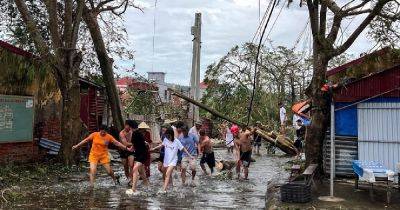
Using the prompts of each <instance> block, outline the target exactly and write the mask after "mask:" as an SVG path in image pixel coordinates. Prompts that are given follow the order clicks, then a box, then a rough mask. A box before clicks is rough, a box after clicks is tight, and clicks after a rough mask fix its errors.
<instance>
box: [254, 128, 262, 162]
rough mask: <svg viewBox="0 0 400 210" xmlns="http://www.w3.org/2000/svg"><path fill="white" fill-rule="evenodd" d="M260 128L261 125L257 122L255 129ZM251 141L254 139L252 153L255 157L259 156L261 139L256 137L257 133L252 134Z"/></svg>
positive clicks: (258, 136)
mask: <svg viewBox="0 0 400 210" xmlns="http://www.w3.org/2000/svg"><path fill="white" fill-rule="evenodd" d="M260 126H261V123H260V122H257V123H256V127H260ZM253 139H254V144H253V146H254V152H255V154H256V155H260V147H261V140H262V138H261V136H260V135H258V133H254V134H253Z"/></svg>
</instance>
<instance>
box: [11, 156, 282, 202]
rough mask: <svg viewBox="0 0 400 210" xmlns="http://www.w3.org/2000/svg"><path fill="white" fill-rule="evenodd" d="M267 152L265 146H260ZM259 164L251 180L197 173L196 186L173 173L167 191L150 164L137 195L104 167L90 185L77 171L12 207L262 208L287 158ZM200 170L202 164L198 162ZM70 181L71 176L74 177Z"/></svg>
mask: <svg viewBox="0 0 400 210" xmlns="http://www.w3.org/2000/svg"><path fill="white" fill-rule="evenodd" d="M262 152H263V153H264V154H265V151H262ZM215 153H216V159H217V160H220V159H224V160H227V159H232V158H233V156H232V155H231V154H228V153H227V152H226V151H225V150H216V152H215ZM254 158H255V159H256V162H255V163H252V165H251V166H250V175H249V179H250V180H248V181H239V180H236V179H221V177H219V176H214V177H208V176H204V175H201V174H202V172H200V171H199V173H198V174H200V175H199V176H198V177H197V178H196V185H197V186H196V187H190V186H185V187H183V186H182V185H181V182H180V179H179V176H178V173H176V172H174V174H175V179H174V187H173V189H170V191H169V192H168V193H167V194H166V195H158V194H157V191H158V190H159V189H160V188H161V185H162V179H161V175H160V174H159V173H158V171H157V169H156V164H152V166H151V174H152V176H151V177H150V182H151V184H150V186H149V187H148V188H146V187H144V186H141V182H139V191H141V193H140V195H138V196H128V195H126V194H125V191H126V189H128V187H127V181H126V179H121V185H120V186H114V184H113V183H112V180H111V178H109V177H107V176H106V175H105V173H104V170H99V172H98V176H99V177H98V179H97V180H96V187H95V188H94V189H93V190H89V188H88V180H87V177H86V174H75V175H72V176H71V178H69V180H70V181H65V182H61V183H58V184H56V185H52V186H46V185H41V186H40V187H37V188H35V189H30V190H29V192H28V194H27V197H26V198H24V199H22V201H20V203H16V204H14V205H13V208H40V209H46V208H48V209H53V208H59V209H65V208H68V209H110V208H117V209H187V208H191V209H218V208H220V209H237V208H242V209H263V208H264V207H265V194H266V190H267V183H268V181H269V180H271V179H276V178H282V179H284V178H285V177H287V172H284V170H283V167H282V165H283V163H284V162H286V161H287V160H288V159H286V158H282V157H277V156H272V157H271V156H267V155H263V156H254ZM113 168H114V170H115V171H116V173H118V174H121V175H122V174H123V171H122V167H121V166H120V165H118V164H116V165H114V166H113ZM198 170H200V167H198ZM71 180H72V181H71Z"/></svg>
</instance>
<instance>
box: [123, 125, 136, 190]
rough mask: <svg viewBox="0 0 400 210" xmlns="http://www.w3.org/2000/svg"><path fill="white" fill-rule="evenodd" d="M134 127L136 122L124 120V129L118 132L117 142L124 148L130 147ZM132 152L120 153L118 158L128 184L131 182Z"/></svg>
mask: <svg viewBox="0 0 400 210" xmlns="http://www.w3.org/2000/svg"><path fill="white" fill-rule="evenodd" d="M134 127H136V128H137V122H136V121H133V120H126V121H125V127H124V129H123V130H122V131H121V132H119V140H120V141H121V143H122V144H123V145H125V146H132V142H131V139H132V133H133V130H134ZM133 154H134V153H133V152H129V151H121V152H120V157H121V160H122V165H123V166H124V171H125V176H126V178H127V179H128V180H129V184H128V185H130V184H131V180H132V168H133V163H134V157H133Z"/></svg>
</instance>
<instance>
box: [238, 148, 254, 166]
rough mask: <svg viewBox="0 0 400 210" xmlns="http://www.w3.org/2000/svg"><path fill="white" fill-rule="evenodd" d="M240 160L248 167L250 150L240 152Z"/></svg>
mask: <svg viewBox="0 0 400 210" xmlns="http://www.w3.org/2000/svg"><path fill="white" fill-rule="evenodd" d="M240 161H241V162H242V165H243V166H244V167H246V168H248V167H249V166H250V163H251V151H247V152H240Z"/></svg>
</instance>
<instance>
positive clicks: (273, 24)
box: [263, 3, 285, 44]
mask: <svg viewBox="0 0 400 210" xmlns="http://www.w3.org/2000/svg"><path fill="white" fill-rule="evenodd" d="M284 7H285V4H284V3H282V7H281V9H280V10H279V12H278V15H277V16H276V18H275V20H274V23H272V26H271V29H269V31H268V34H267V39H268V38H269V35H271V32H272V30H273V29H274V26H275V24H276V21H277V20H278V18H279V16H280V15H281V12H282V10H283V8H284ZM263 44H264V43H263Z"/></svg>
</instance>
